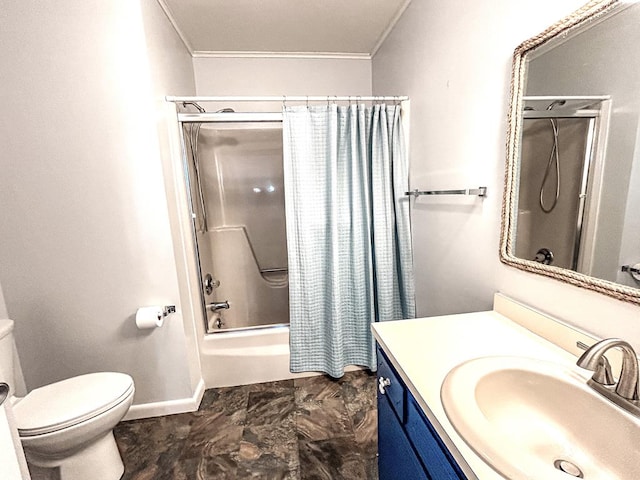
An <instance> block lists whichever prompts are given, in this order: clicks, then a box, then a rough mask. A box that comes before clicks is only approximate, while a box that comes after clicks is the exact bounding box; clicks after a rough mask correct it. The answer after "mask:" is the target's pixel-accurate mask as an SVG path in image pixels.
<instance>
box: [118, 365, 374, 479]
mask: <svg viewBox="0 0 640 480" xmlns="http://www.w3.org/2000/svg"><path fill="white" fill-rule="evenodd" d="M115 436H116V441H117V442H118V447H119V448H120V451H121V453H122V456H123V459H124V463H125V475H124V477H123V480H152V479H153V480H164V479H167V480H169V479H171V480H173V479H176V480H192V479H196V480H209V479H225V480H227V479H229V480H233V479H238V480H240V479H247V478H252V479H264V480H272V479H273V480H276V479H287V480H312V479H313V480H320V479H330V480H338V479H349V480H358V479H364V480H377V478H378V473H377V458H376V452H377V410H376V386H375V376H374V375H372V374H371V373H369V372H366V371H357V372H349V373H346V374H345V376H344V377H342V378H341V379H338V380H334V379H331V378H330V377H324V376H319V377H308V378H302V379H295V380H284V381H281V382H271V383H262V384H257V385H246V386H240V387H228V388H218V389H211V390H207V391H206V392H205V395H204V398H203V400H202V403H201V405H200V409H199V410H198V411H197V412H193V413H183V414H179V415H169V416H166V417H158V418H150V419H142V420H133V421H130V422H122V423H120V424H119V425H118V426H117V427H116V429H115Z"/></svg>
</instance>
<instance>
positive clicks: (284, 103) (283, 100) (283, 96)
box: [282, 95, 287, 110]
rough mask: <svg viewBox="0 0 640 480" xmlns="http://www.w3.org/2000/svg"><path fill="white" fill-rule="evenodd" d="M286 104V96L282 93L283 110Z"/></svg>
mask: <svg viewBox="0 0 640 480" xmlns="http://www.w3.org/2000/svg"><path fill="white" fill-rule="evenodd" d="M286 106H287V96H286V95H282V109H283V110H284V109H285V108H286Z"/></svg>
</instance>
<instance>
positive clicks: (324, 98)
mask: <svg viewBox="0 0 640 480" xmlns="http://www.w3.org/2000/svg"><path fill="white" fill-rule="evenodd" d="M165 99H166V100H167V102H352V101H357V102H358V101H362V102H390V101H395V102H402V101H405V100H409V97H408V96H407V95H400V96H397V95H396V96H389V95H386V96H371V95H349V96H337V95H317V96H312V95H308V96H307V95H280V96H275V95H272V96H262V97H252V96H242V95H241V96H218V97H178V96H170V95H168V96H166V97H165Z"/></svg>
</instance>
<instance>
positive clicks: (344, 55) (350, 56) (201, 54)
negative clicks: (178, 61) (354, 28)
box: [191, 50, 371, 60]
mask: <svg viewBox="0 0 640 480" xmlns="http://www.w3.org/2000/svg"><path fill="white" fill-rule="evenodd" d="M191 56H192V57H193V58H297V59H300V58H324V59H344V60H371V55H370V54H368V53H349V52H245V51H236V52H233V51H206V50H196V51H193V52H191Z"/></svg>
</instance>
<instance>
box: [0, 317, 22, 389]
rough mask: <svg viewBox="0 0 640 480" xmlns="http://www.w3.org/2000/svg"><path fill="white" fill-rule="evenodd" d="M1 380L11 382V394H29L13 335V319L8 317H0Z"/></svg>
mask: <svg viewBox="0 0 640 480" xmlns="http://www.w3.org/2000/svg"><path fill="white" fill-rule="evenodd" d="M0 382H6V383H8V384H9V387H10V388H11V390H10V391H9V392H10V395H14V396H17V397H23V396H25V395H26V394H27V391H26V390H27V389H26V388H25V384H24V377H23V376H22V367H21V366H20V359H19V358H18V350H17V349H16V342H15V339H14V337H13V320H8V319H0Z"/></svg>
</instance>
